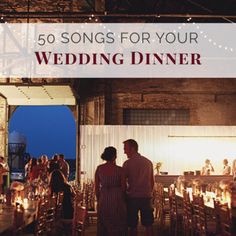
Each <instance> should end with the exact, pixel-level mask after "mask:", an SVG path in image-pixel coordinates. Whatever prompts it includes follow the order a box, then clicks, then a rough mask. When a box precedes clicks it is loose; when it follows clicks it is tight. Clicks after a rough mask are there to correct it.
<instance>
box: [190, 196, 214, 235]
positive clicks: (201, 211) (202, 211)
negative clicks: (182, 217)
mask: <svg viewBox="0 0 236 236" xmlns="http://www.w3.org/2000/svg"><path fill="white" fill-rule="evenodd" d="M193 213H194V216H193V217H194V230H195V231H196V233H197V234H198V235H215V234H216V231H217V227H216V217H215V215H211V216H207V214H206V208H205V205H204V200H203V196H196V195H193Z"/></svg>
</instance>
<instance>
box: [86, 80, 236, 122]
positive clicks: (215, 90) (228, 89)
mask: <svg viewBox="0 0 236 236" xmlns="http://www.w3.org/2000/svg"><path fill="white" fill-rule="evenodd" d="M83 82H84V83H88V85H89V86H90V88H93V89H90V91H89V93H87V94H86V93H84V95H83V99H82V104H86V99H88V98H89V100H90V102H91V99H92V100H93V96H95V95H97V94H100V95H104V97H105V99H104V103H105V104H104V109H105V107H106V106H109V110H108V111H107V112H106V113H104V115H105V114H106V116H110V117H111V118H110V119H105V118H104V119H101V121H105V120H109V123H108V122H106V124H113V125H121V124H123V109H125V108H142V109H145V108H146V109H189V110H190V124H191V125H236V79H174V78H172V79H148V78H146V79H130V78H128V79H107V80H104V79H103V80H101V79H93V80H89V81H88V82H86V81H85V80H84V81H83ZM106 82H107V83H109V91H110V95H111V97H112V99H106V97H109V94H108V93H109V91H107V90H106V86H104V84H105V83H106ZM95 88H97V89H95ZM107 94H108V95H107ZM90 123H91V120H90ZM84 124H86V122H84ZM100 124H104V123H100Z"/></svg>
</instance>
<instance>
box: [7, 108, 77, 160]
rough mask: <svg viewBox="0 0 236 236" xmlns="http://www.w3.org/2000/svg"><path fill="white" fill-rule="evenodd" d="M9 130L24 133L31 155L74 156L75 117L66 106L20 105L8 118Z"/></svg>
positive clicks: (68, 157) (70, 157)
mask: <svg viewBox="0 0 236 236" xmlns="http://www.w3.org/2000/svg"><path fill="white" fill-rule="evenodd" d="M12 131H16V132H18V133H20V134H22V135H24V136H25V137H26V139H27V152H28V153H30V155H31V156H33V157H39V156H41V155H42V154H46V155H48V157H49V158H51V157H52V155H53V154H55V153H64V155H65V158H66V159H74V158H75V155H76V154H75V152H76V129H75V120H74V117H73V114H72V112H71V111H70V109H69V108H68V107H67V106H20V107H18V108H17V109H16V111H15V112H14V114H13V116H12V117H11V119H10V122H9V133H11V132H12Z"/></svg>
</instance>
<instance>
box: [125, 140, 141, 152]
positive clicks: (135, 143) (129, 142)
mask: <svg viewBox="0 0 236 236" xmlns="http://www.w3.org/2000/svg"><path fill="white" fill-rule="evenodd" d="M123 143H124V144H128V145H129V146H130V147H133V148H134V149H135V151H138V143H137V142H136V141H135V140H134V139H127V140H125V141H124V142H123Z"/></svg>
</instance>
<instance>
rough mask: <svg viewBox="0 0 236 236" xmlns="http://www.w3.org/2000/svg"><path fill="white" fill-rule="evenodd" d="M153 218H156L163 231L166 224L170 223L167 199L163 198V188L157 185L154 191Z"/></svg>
mask: <svg viewBox="0 0 236 236" xmlns="http://www.w3.org/2000/svg"><path fill="white" fill-rule="evenodd" d="M154 208H155V217H156V218H157V220H158V222H159V224H160V227H161V229H164V227H165V226H166V223H167V222H170V205H169V199H168V198H166V197H165V194H164V187H163V185H162V184H160V183H158V184H157V185H156V190H155V198H154Z"/></svg>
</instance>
